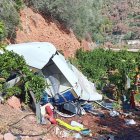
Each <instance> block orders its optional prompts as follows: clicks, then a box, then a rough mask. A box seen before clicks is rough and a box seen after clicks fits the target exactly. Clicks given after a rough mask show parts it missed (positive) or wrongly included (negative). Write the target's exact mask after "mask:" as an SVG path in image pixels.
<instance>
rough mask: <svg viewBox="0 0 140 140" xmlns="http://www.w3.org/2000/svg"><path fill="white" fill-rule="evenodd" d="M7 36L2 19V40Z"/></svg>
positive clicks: (0, 26)
mask: <svg viewBox="0 0 140 140" xmlns="http://www.w3.org/2000/svg"><path fill="white" fill-rule="evenodd" d="M5 36H6V31H5V26H4V23H3V22H2V21H0V41H2V40H3V39H4V38H5Z"/></svg>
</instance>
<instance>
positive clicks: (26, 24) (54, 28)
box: [16, 8, 89, 57]
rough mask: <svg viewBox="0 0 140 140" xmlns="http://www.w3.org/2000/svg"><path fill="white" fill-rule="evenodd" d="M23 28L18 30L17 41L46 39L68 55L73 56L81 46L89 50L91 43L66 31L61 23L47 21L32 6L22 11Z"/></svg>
mask: <svg viewBox="0 0 140 140" xmlns="http://www.w3.org/2000/svg"><path fill="white" fill-rule="evenodd" d="M20 19H21V28H20V29H18V30H17V31H16V43H22V42H31V41H46V42H51V43H53V44H54V45H55V46H56V47H57V49H58V50H62V51H63V53H64V55H65V56H66V57H70V56H73V55H74V53H75V51H76V50H77V49H79V48H81V47H82V48H84V49H85V50H89V47H88V46H89V43H88V42H87V41H85V40H83V41H82V42H81V43H80V42H79V41H78V40H77V38H76V37H75V35H74V33H73V32H72V31H67V32H66V31H64V30H63V29H62V27H61V26H60V25H56V24H55V23H54V22H52V21H46V20H45V19H44V18H43V17H42V16H41V15H40V14H38V13H35V12H34V11H33V10H32V9H30V8H25V9H23V10H22V11H21V13H20Z"/></svg>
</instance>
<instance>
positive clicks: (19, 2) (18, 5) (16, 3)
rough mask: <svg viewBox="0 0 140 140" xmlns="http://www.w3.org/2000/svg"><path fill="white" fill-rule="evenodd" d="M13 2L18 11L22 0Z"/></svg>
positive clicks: (21, 5)
mask: <svg viewBox="0 0 140 140" xmlns="http://www.w3.org/2000/svg"><path fill="white" fill-rule="evenodd" d="M13 1H14V2H15V8H16V9H17V11H19V10H20V9H21V8H22V7H23V5H24V4H23V0H13Z"/></svg>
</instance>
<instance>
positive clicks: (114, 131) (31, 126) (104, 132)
mask: <svg viewBox="0 0 140 140" xmlns="http://www.w3.org/2000/svg"><path fill="white" fill-rule="evenodd" d="M100 111H102V112H103V113H104V115H105V116H104V117H99V116H94V115H92V114H90V113H88V114H86V115H84V116H75V117H73V118H63V117H60V116H58V115H56V117H57V118H59V119H62V120H64V121H65V122H67V123H70V121H71V120H74V121H77V122H79V123H82V124H83V125H84V126H85V127H86V128H89V129H90V130H91V133H92V137H83V138H82V139H84V140H93V139H96V138H97V137H99V136H102V137H104V138H106V137H107V136H108V135H109V134H111V135H114V136H115V140H139V139H140V117H139V116H140V111H133V115H131V116H130V117H124V116H123V115H120V116H119V117H111V116H110V115H109V112H108V111H106V110H102V109H100ZM0 112H1V115H0V118H1V120H0V133H1V134H4V133H6V132H11V133H13V134H14V135H23V136H22V137H21V138H22V140H39V138H42V140H53V139H54V140H61V139H66V140H71V139H73V138H72V137H63V134H62V133H61V132H63V131H67V130H65V129H64V128H62V127H60V126H59V125H53V124H50V123H49V122H47V124H45V125H40V124H37V122H36V118H35V115H34V113H33V112H32V111H31V110H30V109H29V108H28V109H26V110H24V111H20V110H15V109H13V108H11V107H10V106H9V105H7V104H4V105H2V104H0ZM128 118H131V119H134V120H135V121H136V125H130V126H128V125H126V124H125V119H128ZM58 128H59V132H57V131H56V130H57V129H58ZM26 135H27V136H26ZM36 135H37V136H36ZM38 135H39V136H38ZM97 140H99V139H97ZM105 140H106V139H105Z"/></svg>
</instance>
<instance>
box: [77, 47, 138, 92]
mask: <svg viewBox="0 0 140 140" xmlns="http://www.w3.org/2000/svg"><path fill="white" fill-rule="evenodd" d="M76 58H77V59H76V61H77V64H78V67H79V68H80V69H81V70H82V72H83V73H84V74H85V75H86V76H87V77H88V78H91V79H92V81H93V82H95V83H96V84H97V85H98V84H99V83H100V84H101V83H102V78H103V77H107V78H108V81H109V83H111V84H115V85H116V86H117V87H118V89H119V91H120V92H121V91H122V90H125V84H126V76H128V77H129V78H130V79H131V86H133V85H134V80H135V75H136V70H135V69H136V68H137V67H140V62H139V59H140V54H139V53H132V52H128V51H125V50H123V51H120V52H114V51H111V50H103V49H95V50H93V51H92V52H84V51H82V50H79V51H77V53H76ZM111 71H113V72H114V74H111V73H110V72H111ZM101 88H102V87H101Z"/></svg>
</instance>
